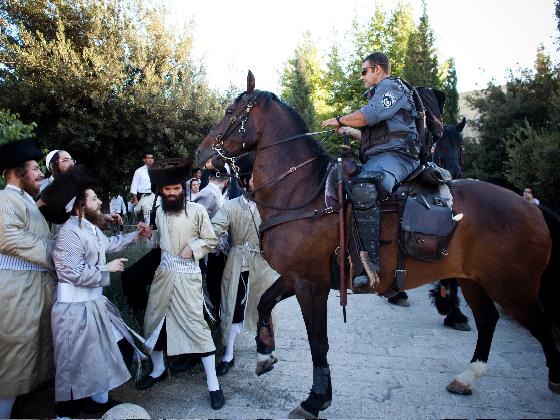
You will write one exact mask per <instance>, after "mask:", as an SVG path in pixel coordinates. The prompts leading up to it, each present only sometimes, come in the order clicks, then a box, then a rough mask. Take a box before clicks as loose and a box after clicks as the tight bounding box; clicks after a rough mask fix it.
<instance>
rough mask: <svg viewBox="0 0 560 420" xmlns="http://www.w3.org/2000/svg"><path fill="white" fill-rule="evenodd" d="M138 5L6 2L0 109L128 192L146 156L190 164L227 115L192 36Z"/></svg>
mask: <svg viewBox="0 0 560 420" xmlns="http://www.w3.org/2000/svg"><path fill="white" fill-rule="evenodd" d="M164 16H165V11H164V10H163V9H161V8H152V7H145V6H144V5H143V3H142V1H141V0H139V1H137V2H124V1H120V0H18V1H15V0H0V18H1V19H3V20H4V21H5V22H6V23H7V25H5V26H3V27H2V28H3V29H2V30H1V32H0V62H2V63H5V66H4V67H0V107H6V108H9V109H11V110H13V111H15V112H18V113H19V114H20V115H21V118H22V120H23V121H36V122H37V130H36V131H37V138H38V140H39V142H40V144H41V145H42V147H44V148H48V149H53V148H57V149H58V148H65V149H67V150H69V151H70V152H71V153H72V155H73V156H74V157H75V158H76V159H77V160H78V161H80V162H82V163H84V164H86V165H87V166H88V167H90V168H91V169H93V170H94V171H95V172H96V173H97V174H98V176H99V180H100V187H99V190H100V192H101V193H103V192H105V193H106V192H107V191H108V189H112V190H113V191H114V190H121V191H122V190H124V189H125V186H126V185H127V184H129V182H130V179H131V178H132V173H133V171H134V169H135V167H137V166H139V164H140V163H141V156H142V152H143V151H144V150H146V149H152V150H154V151H155V153H156V158H163V157H168V156H193V152H194V149H195V147H196V145H197V144H198V142H199V140H200V139H201V138H202V137H204V136H205V135H206V134H207V132H208V131H209V129H210V128H211V126H212V125H213V124H214V122H215V121H216V119H217V118H218V117H219V115H220V114H221V112H222V109H223V104H222V101H221V98H220V97H219V95H218V94H217V93H215V92H213V91H211V90H210V89H209V88H208V87H207V82H206V76H205V73H204V69H203V67H202V66H200V65H198V66H197V65H195V62H194V60H193V58H192V56H191V47H192V43H193V38H192V36H191V35H190V32H189V29H188V28H186V29H185V30H184V31H182V32H180V31H175V28H167V27H166V26H165V22H164Z"/></svg>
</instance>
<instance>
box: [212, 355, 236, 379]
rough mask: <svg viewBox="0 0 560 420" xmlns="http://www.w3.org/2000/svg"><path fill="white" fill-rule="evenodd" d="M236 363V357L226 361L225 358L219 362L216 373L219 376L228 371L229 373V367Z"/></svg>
mask: <svg viewBox="0 0 560 420" xmlns="http://www.w3.org/2000/svg"><path fill="white" fill-rule="evenodd" d="M234 363H235V358H233V359H231V361H229V362H224V361H223V360H222V361H221V362H220V363H218V366H216V375H218V376H224V375H225V374H226V373H228V371H229V369H230V368H232V367H233V365H234Z"/></svg>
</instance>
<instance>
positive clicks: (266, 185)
mask: <svg viewBox="0 0 560 420" xmlns="http://www.w3.org/2000/svg"><path fill="white" fill-rule="evenodd" d="M317 158H318V156H313V157H312V158H310V159H307V160H306V161H304V162H302V163H300V164H299V165H297V166H292V167H291V168H290V169H288V170H287V171H285V172H284V173H282V174H280V175H279V176H277V177H276V178H273V179H271V180H270V181H267V182H265V183H264V184H263V185H261V186H260V187H259V188H255V190H254V191H253V192H252V193H253V194H255V193H256V192H257V191H259V190H262V189H263V188H265V187H268V186H270V185H274V184H276V183H277V182H279V181H281V180H283V179H284V178H286V177H287V176H288V175H290V174H291V173H293V172H295V171H297V170H298V169H299V168H302V167H304V166H305V165H307V164H308V163H311V162H313V161H314V160H316V159H317Z"/></svg>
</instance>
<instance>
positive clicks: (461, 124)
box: [455, 117, 467, 133]
mask: <svg viewBox="0 0 560 420" xmlns="http://www.w3.org/2000/svg"><path fill="white" fill-rule="evenodd" d="M466 123H467V119H466V118H465V117H463V119H462V120H461V122H460V123H459V124H457V125H456V126H455V130H457V131H458V132H459V133H460V132H461V131H463V128H465V124H466Z"/></svg>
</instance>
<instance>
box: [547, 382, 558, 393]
mask: <svg viewBox="0 0 560 420" xmlns="http://www.w3.org/2000/svg"><path fill="white" fill-rule="evenodd" d="M548 389H550V390H551V391H552V392H554V393H555V394H560V384H556V383H554V382H551V381H550V380H549V381H548Z"/></svg>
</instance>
